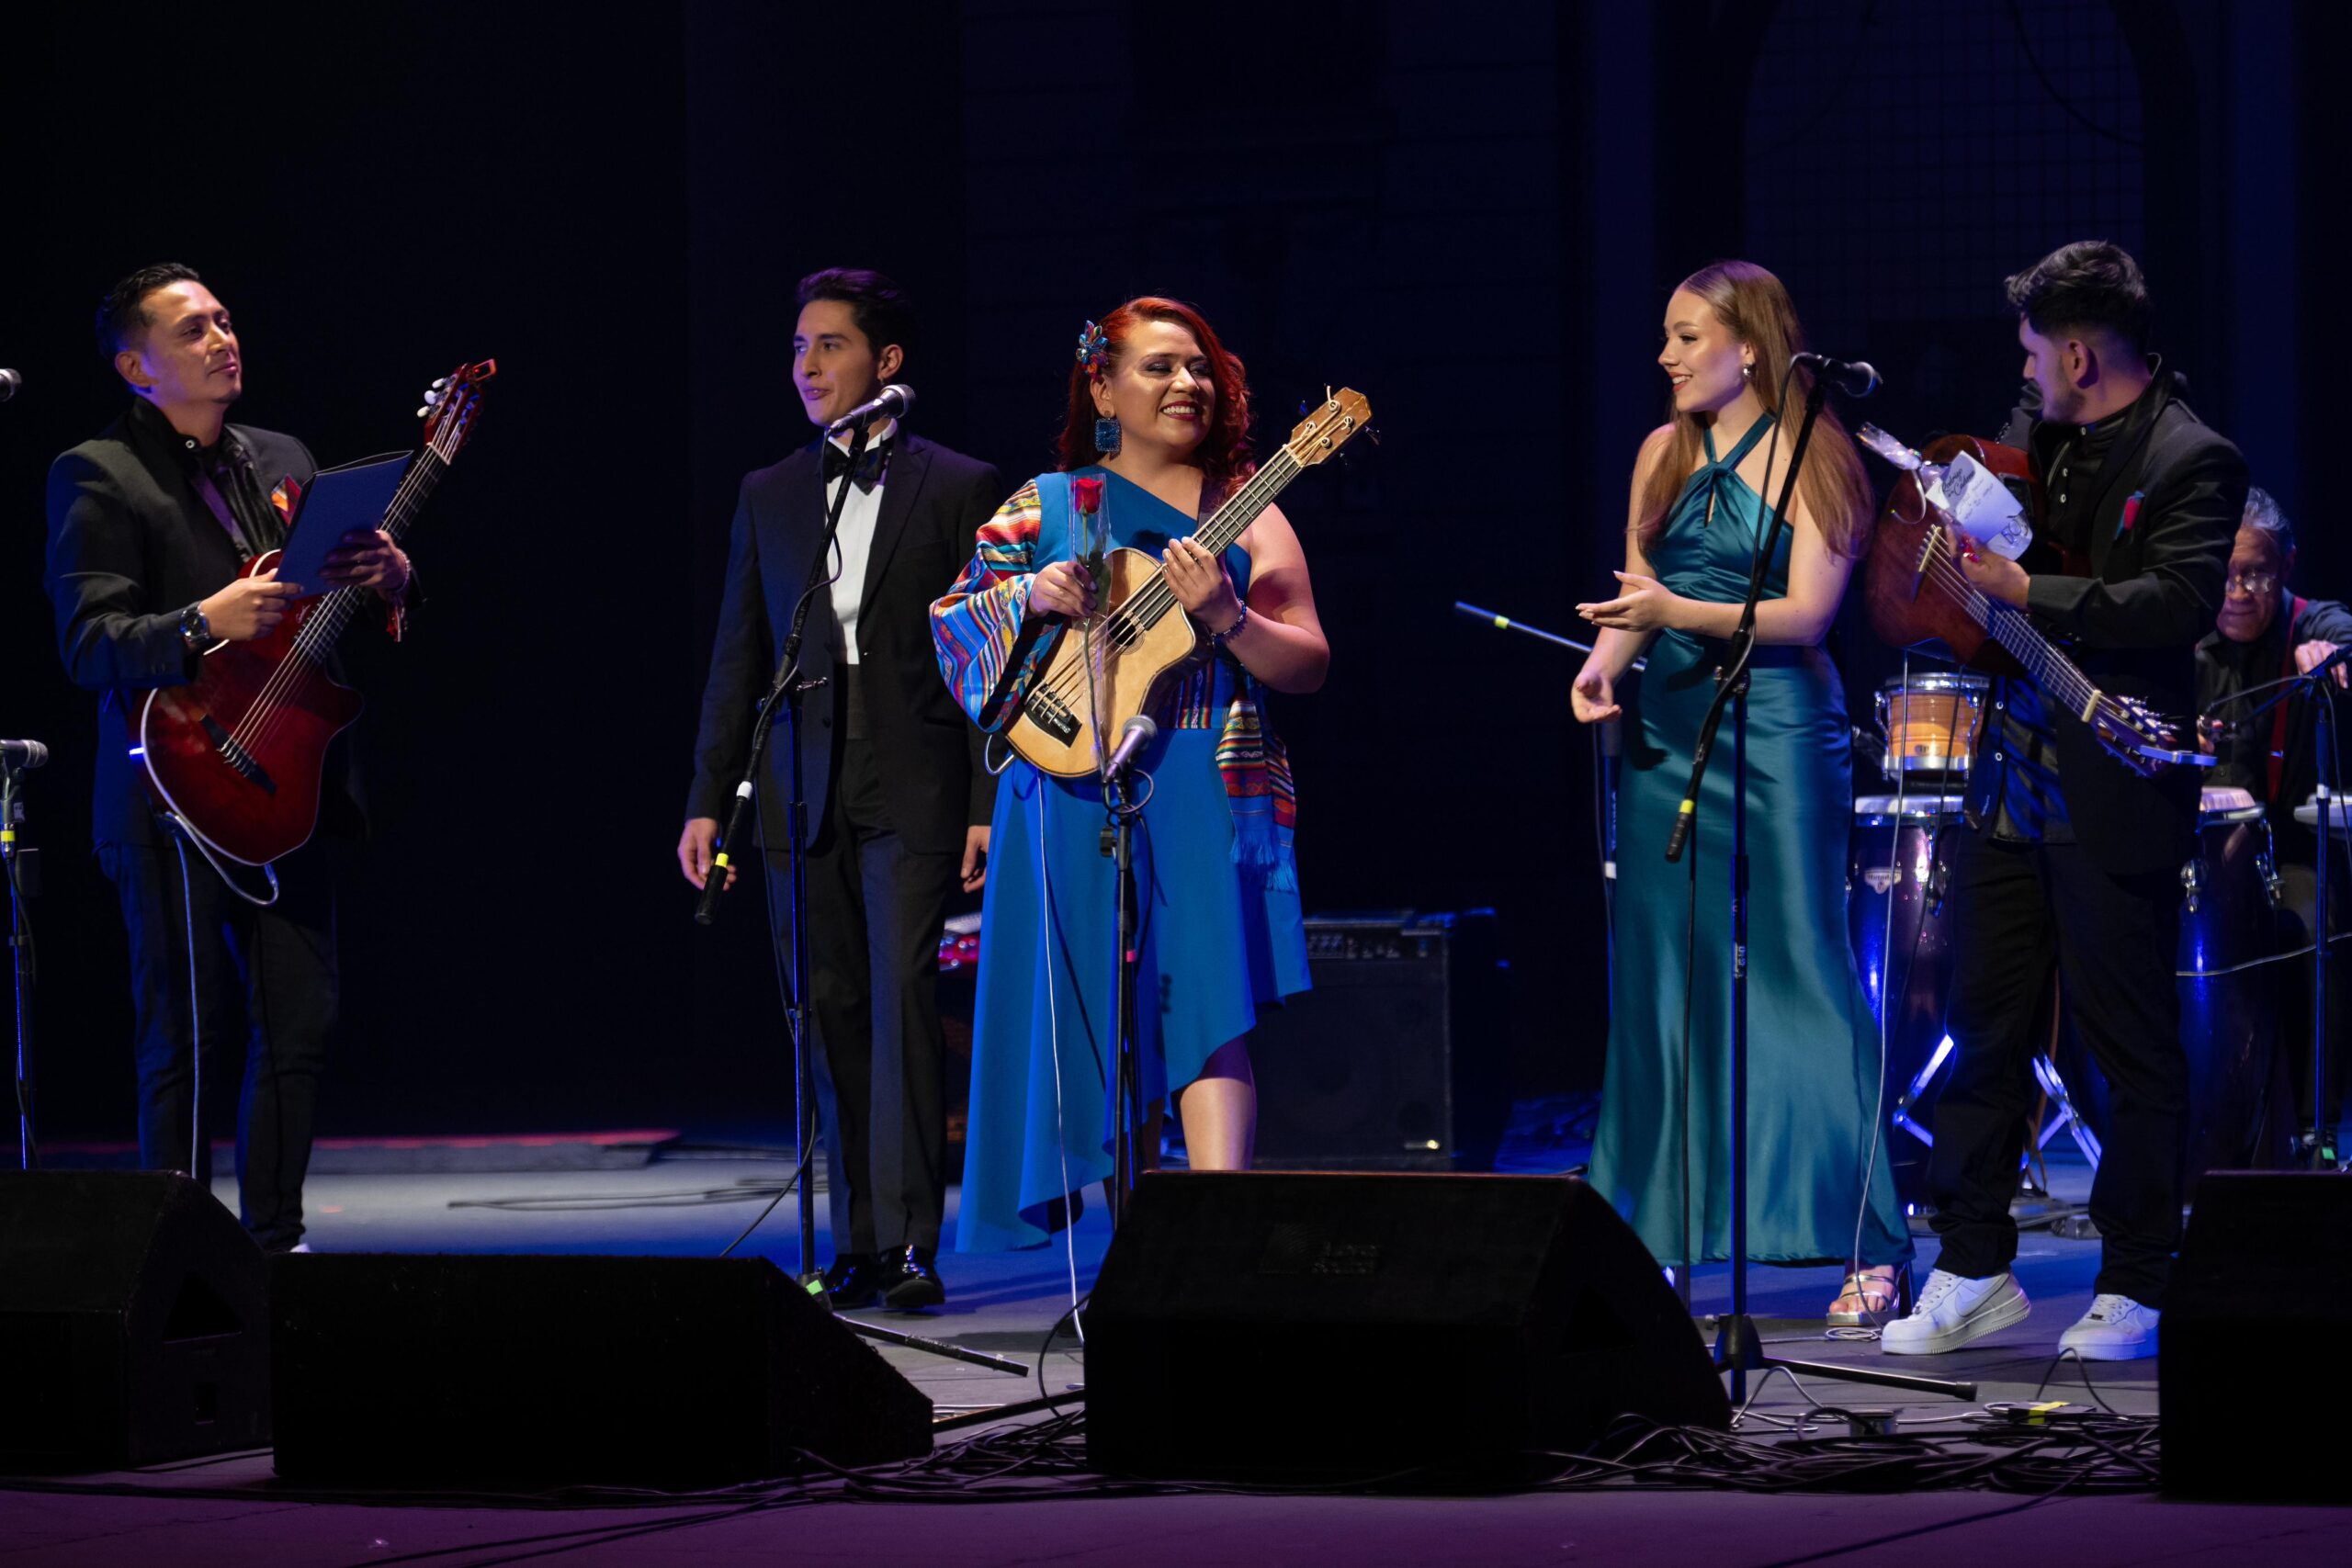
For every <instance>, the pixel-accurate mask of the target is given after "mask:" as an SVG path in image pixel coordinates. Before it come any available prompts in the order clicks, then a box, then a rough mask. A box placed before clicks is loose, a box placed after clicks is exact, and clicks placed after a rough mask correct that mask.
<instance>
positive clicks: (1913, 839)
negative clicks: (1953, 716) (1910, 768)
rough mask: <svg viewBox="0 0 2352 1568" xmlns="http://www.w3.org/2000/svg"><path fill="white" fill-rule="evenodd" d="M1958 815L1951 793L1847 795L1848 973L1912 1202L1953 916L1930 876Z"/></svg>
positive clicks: (1892, 1161) (1921, 1172)
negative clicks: (1873, 1035) (1882, 1054)
mask: <svg viewBox="0 0 2352 1568" xmlns="http://www.w3.org/2000/svg"><path fill="white" fill-rule="evenodd" d="M1962 760H1963V761H1965V759H1964V758H1963V759H1962ZM1960 819H1961V817H1960V796H1958V795H1940V794H1938V795H1905V796H1900V797H1898V796H1895V795H1862V796H1860V798H1858V799H1857V800H1856V801H1855V802H1854V826H1853V832H1852V836H1851V839H1850V840H1849V844H1850V857H1849V861H1848V867H1849V869H1848V873H1847V880H1846V924H1847V932H1848V935H1849V938H1850V939H1851V941H1852V942H1853V948H1854V969H1855V972H1856V973H1857V974H1859V975H1860V976H1861V981H1862V989H1863V990H1864V991H1865V992H1867V993H1868V994H1869V996H1870V1001H1871V1011H1872V1012H1873V1014H1875V1015H1876V1017H1877V1019H1878V1021H1879V1023H1880V1025H1881V1027H1882V1028H1883V1029H1884V1030H1885V1031H1886V1104H1885V1108H1884V1112H1883V1122H1884V1123H1885V1125H1886V1126H1887V1128H1888V1132H1887V1142H1886V1152H1885V1155H1884V1156H1883V1157H1884V1158H1885V1160H1886V1162H1887V1165H1888V1168H1889V1169H1891V1170H1892V1171H1893V1172H1894V1190H1895V1192H1896V1195H1897V1196H1898V1197H1900V1198H1901V1199H1902V1201H1904V1203H1905V1205H1907V1206H1914V1207H1916V1206H1918V1205H1922V1204H1925V1203H1926V1202H1927V1201H1928V1144H1929V1143H1930V1142H1931V1138H1930V1136H1929V1127H1930V1122H1929V1113H1930V1108H1931V1105H1932V1101H1933V1100H1934V1098H1935V1085H1936V1083H1937V1082H1938V1081H1939V1079H1938V1077H1937V1073H1936V1068H1937V1067H1938V1066H1939V1065H1940V1062H1941V1048H1942V1045H1943V1038H1944V1001H1945V998H1947V997H1948V996H1949V995H1950V994H1951V975H1952V959H1953V953H1952V943H1951V917H1950V914H1949V912H1948V911H1947V910H1946V909H1945V908H1944V905H1943V900H1942V897H1941V894H1940V887H1939V885H1938V884H1937V882H1936V881H1935V876H1934V863H1935V852H1936V834H1937V833H1938V832H1939V830H1941V829H1945V828H1949V827H1951V826H1952V825H1953V824H1955V823H1957V822H1959V821H1960Z"/></svg>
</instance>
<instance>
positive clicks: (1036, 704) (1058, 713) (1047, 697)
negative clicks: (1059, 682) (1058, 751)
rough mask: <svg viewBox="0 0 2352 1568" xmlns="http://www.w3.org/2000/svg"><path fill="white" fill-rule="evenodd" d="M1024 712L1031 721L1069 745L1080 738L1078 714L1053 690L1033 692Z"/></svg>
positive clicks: (1024, 707) (1024, 706)
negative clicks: (1070, 709)
mask: <svg viewBox="0 0 2352 1568" xmlns="http://www.w3.org/2000/svg"><path fill="white" fill-rule="evenodd" d="M1022 711H1023V712H1024V713H1026V714H1027V715H1028V716H1029V722H1030V723H1032V724H1034V725H1035V726H1036V727H1037V728H1040V729H1042V730H1044V731H1045V732H1046V734H1048V735H1050V736H1052V737H1053V738H1054V739H1056V740H1058V741H1060V742H1061V743H1062V744H1063V745H1065V746H1067V745H1069V743H1070V742H1071V741H1073V740H1076V739H1078V716H1077V715H1076V714H1074V713H1072V712H1070V711H1069V708H1068V707H1067V706H1065V705H1063V703H1062V700H1061V699H1060V698H1059V697H1057V696H1055V695H1054V694H1052V693H1051V692H1032V693H1030V694H1029V701H1028V702H1027V703H1026V704H1025V705H1023V709H1022Z"/></svg>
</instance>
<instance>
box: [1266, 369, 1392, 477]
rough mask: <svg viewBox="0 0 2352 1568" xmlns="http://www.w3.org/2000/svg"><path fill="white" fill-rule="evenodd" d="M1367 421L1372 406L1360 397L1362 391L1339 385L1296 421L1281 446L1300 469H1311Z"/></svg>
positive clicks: (1370, 415)
mask: <svg viewBox="0 0 2352 1568" xmlns="http://www.w3.org/2000/svg"><path fill="white" fill-rule="evenodd" d="M1369 423H1372V405H1371V404H1370V403H1368V402H1366V401H1365V400H1364V396H1363V393H1362V392H1359V391H1357V390H1356V389H1353V388H1352V387H1342V388H1340V389H1339V390H1338V391H1336V392H1327V393H1325V394H1324V398H1323V400H1322V401H1321V402H1319V403H1317V405H1316V406H1315V407H1314V408H1313V409H1312V410H1310V411H1308V412H1307V415H1306V418H1305V419H1302V420H1300V421H1299V422H1298V423H1297V425H1296V426H1295V428H1294V429H1293V430H1292V431H1291V433H1290V439H1289V440H1288V441H1287V442H1285V443H1283V445H1284V446H1286V447H1287V448H1288V449H1289V452H1290V455H1291V457H1292V459H1293V460H1294V461H1295V462H1296V463H1297V464H1298V466H1299V467H1300V468H1313V467H1314V466H1315V465H1316V464H1317V463H1319V462H1321V461H1323V459H1324V458H1326V457H1329V456H1330V455H1331V454H1332V453H1334V452H1336V451H1338V450H1339V449H1340V447H1341V446H1344V445H1346V443H1347V441H1348V439H1349V438H1350V437H1351V436H1352V435H1354V434H1355V433H1356V432H1357V431H1359V430H1362V429H1363V428H1364V426H1365V425H1367V424H1369Z"/></svg>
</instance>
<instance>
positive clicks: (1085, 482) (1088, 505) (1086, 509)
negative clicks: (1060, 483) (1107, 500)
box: [1069, 474, 1103, 517]
mask: <svg viewBox="0 0 2352 1568" xmlns="http://www.w3.org/2000/svg"><path fill="white" fill-rule="evenodd" d="M1069 488H1070V493H1071V494H1072V495H1073V496H1075V497H1076V498H1077V501H1078V509H1079V510H1080V512H1083V513H1086V514H1087V515H1088V516H1090V517H1091V516H1092V515H1094V513H1098V512H1100V511H1102V510H1103V481H1102V479H1100V478H1098V477H1096V476H1094V475H1091V474H1090V475H1088V476H1087V477H1086V478H1084V479H1072V480H1070V482H1069Z"/></svg>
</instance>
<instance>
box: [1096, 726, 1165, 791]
mask: <svg viewBox="0 0 2352 1568" xmlns="http://www.w3.org/2000/svg"><path fill="white" fill-rule="evenodd" d="M1156 739H1159V726H1158V725H1156V724H1154V723H1152V721H1151V716H1150V715H1149V714H1145V713H1139V714H1137V715H1136V716H1135V717H1133V718H1131V719H1129V720H1127V722H1126V725H1125V728H1122V729H1121V730H1120V731H1119V749H1118V750H1115V751H1114V752H1112V753H1111V760H1110V761H1108V762H1106V763H1104V764H1103V777H1104V778H1105V779H1115V778H1117V777H1118V776H1119V775H1120V774H1121V773H1125V772H1126V770H1127V767H1128V764H1130V763H1132V762H1133V761H1135V760H1136V754H1137V753H1139V752H1140V751H1142V750H1143V749H1144V748H1145V747H1147V746H1148V745H1150V744H1151V743H1152V742H1153V741H1154V740H1156Z"/></svg>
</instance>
